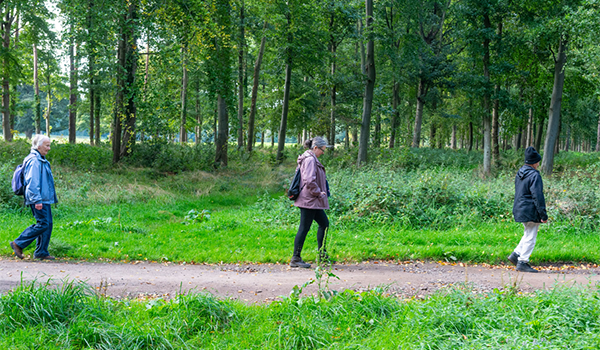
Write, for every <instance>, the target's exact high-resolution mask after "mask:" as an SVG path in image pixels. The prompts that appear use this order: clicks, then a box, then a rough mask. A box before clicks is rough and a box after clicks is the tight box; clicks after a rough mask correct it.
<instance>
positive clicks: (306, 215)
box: [294, 208, 329, 257]
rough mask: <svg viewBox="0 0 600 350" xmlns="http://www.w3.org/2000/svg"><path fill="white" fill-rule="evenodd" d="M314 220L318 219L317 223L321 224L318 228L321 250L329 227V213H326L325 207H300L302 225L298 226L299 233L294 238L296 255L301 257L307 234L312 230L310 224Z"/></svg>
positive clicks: (318, 242)
mask: <svg viewBox="0 0 600 350" xmlns="http://www.w3.org/2000/svg"><path fill="white" fill-rule="evenodd" d="M313 221H316V222H317V224H319V229H318V230H317V246H318V248H319V251H321V247H322V246H323V240H324V238H325V231H326V230H327V228H328V227H329V219H328V218H327V214H325V210H323V209H305V208H300V227H298V233H297V234H296V239H295V240H294V256H297V257H300V254H301V253H302V247H303V246H304V241H305V240H306V235H307V234H308V231H310V226H311V225H312V223H313Z"/></svg>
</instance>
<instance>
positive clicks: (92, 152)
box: [47, 142, 112, 171]
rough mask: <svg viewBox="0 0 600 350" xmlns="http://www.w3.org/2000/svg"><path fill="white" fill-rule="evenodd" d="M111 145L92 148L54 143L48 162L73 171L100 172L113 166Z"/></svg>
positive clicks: (86, 145) (78, 144) (81, 144)
mask: <svg viewBox="0 0 600 350" xmlns="http://www.w3.org/2000/svg"><path fill="white" fill-rule="evenodd" d="M111 154H112V153H111V150H110V145H108V144H104V143H103V144H101V145H98V146H96V147H92V146H90V145H88V144H84V143H77V144H70V143H58V142H53V143H52V147H51V150H50V152H48V156H47V158H48V161H49V162H50V163H51V164H52V165H62V166H65V167H69V168H71V169H77V170H86V171H99V170H108V169H110V168H111V166H112V160H111V159H112V158H111V157H112V156H111Z"/></svg>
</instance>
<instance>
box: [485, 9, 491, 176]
mask: <svg viewBox="0 0 600 350" xmlns="http://www.w3.org/2000/svg"><path fill="white" fill-rule="evenodd" d="M483 24H484V28H485V29H486V30H487V31H489V30H491V28H492V24H491V22H490V17H489V14H488V13H485V14H484V15H483ZM483 49H484V55H483V76H484V78H485V83H486V86H485V92H484V97H483V173H484V174H485V175H486V176H488V175H490V174H491V172H492V167H491V148H492V142H491V129H492V125H491V124H492V121H491V120H490V93H489V91H488V89H489V87H488V85H489V82H490V71H489V65H490V39H488V38H487V37H486V38H485V39H484V40H483Z"/></svg>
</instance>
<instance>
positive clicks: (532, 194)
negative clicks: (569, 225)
mask: <svg viewBox="0 0 600 350" xmlns="http://www.w3.org/2000/svg"><path fill="white" fill-rule="evenodd" d="M540 160H542V157H541V156H540V154H539V153H538V152H537V151H536V150H535V148H533V147H528V148H527V149H526V150H525V165H523V166H522V167H521V169H519V171H518V172H517V175H516V176H515V202H514V204H513V216H514V218H515V221H516V222H522V223H523V226H524V227H525V232H524V233H523V237H522V238H521V241H520V242H519V245H518V246H517V247H516V248H515V250H514V251H513V252H512V253H511V254H510V255H509V256H508V260H509V261H510V262H511V263H513V264H515V265H516V266H517V268H516V270H517V271H522V272H537V270H536V269H534V268H532V267H531V266H530V265H529V257H530V256H531V253H532V252H533V248H535V241H536V238H537V233H538V229H539V228H540V223H545V222H547V221H548V214H547V213H546V200H545V199H544V184H543V182H542V177H541V175H540V172H539V171H538V170H537V168H538V167H539V165H540Z"/></svg>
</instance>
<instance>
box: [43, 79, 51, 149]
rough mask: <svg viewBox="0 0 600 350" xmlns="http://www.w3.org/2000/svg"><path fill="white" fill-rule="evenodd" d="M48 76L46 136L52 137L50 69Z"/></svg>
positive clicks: (45, 114) (45, 116)
mask: <svg viewBox="0 0 600 350" xmlns="http://www.w3.org/2000/svg"><path fill="white" fill-rule="evenodd" d="M47 73H48V75H47V76H46V78H47V80H46V82H47V83H48V94H47V95H46V100H47V103H48V104H47V106H48V107H47V108H46V113H44V119H46V136H48V137H50V132H51V128H50V112H51V110H52V88H51V87H50V86H51V85H50V69H49V68H48V72H47Z"/></svg>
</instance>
